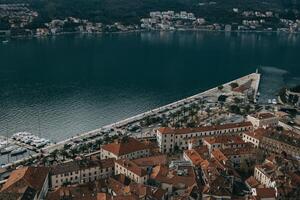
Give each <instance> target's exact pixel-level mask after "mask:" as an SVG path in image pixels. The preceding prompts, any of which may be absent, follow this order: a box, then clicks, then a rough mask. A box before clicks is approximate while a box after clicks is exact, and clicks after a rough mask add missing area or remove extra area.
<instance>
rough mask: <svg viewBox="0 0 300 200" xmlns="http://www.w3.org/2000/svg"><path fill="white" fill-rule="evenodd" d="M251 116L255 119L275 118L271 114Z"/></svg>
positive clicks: (264, 113)
mask: <svg viewBox="0 0 300 200" xmlns="http://www.w3.org/2000/svg"><path fill="white" fill-rule="evenodd" d="M252 116H253V117H255V118H257V119H269V118H273V117H275V115H273V114H272V113H269V112H261V113H256V114H254V115H252Z"/></svg>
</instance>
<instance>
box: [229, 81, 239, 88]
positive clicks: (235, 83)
mask: <svg viewBox="0 0 300 200" xmlns="http://www.w3.org/2000/svg"><path fill="white" fill-rule="evenodd" d="M229 85H230V87H231V89H234V88H237V87H239V84H238V83H237V82H232V83H230V84H229Z"/></svg>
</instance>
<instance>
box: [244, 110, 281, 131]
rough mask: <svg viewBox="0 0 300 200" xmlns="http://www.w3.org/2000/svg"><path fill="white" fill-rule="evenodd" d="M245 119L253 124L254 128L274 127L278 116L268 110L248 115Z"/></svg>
mask: <svg viewBox="0 0 300 200" xmlns="http://www.w3.org/2000/svg"><path fill="white" fill-rule="evenodd" d="M247 120H248V121H250V122H251V123H252V124H253V127H254V129H258V128H267V127H276V126H277V125H278V118H277V117H276V116H275V115H273V114H272V113H269V112H261V113H256V114H254V115H248V116H247Z"/></svg>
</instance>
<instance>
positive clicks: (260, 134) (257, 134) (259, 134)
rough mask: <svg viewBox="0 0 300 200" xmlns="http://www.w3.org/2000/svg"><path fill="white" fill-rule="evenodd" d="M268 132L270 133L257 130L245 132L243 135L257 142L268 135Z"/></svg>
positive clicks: (265, 130) (260, 129)
mask: <svg viewBox="0 0 300 200" xmlns="http://www.w3.org/2000/svg"><path fill="white" fill-rule="evenodd" d="M270 132H272V130H271V129H264V128H259V129H256V130H254V131H249V132H246V133H244V134H245V135H248V136H249V137H252V138H255V139H257V140H261V139H262V138H263V137H264V136H265V135H267V134H269V133H270Z"/></svg>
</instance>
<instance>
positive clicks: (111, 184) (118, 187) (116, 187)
mask: <svg viewBox="0 0 300 200" xmlns="http://www.w3.org/2000/svg"><path fill="white" fill-rule="evenodd" d="M107 187H108V188H109V189H111V190H112V191H113V192H114V193H116V195H122V194H123V189H124V187H125V185H124V184H122V183H121V182H119V181H117V180H115V179H114V178H112V177H109V178H108V186H107Z"/></svg>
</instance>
